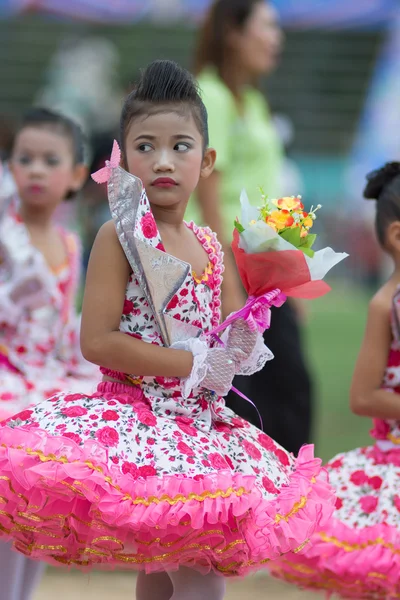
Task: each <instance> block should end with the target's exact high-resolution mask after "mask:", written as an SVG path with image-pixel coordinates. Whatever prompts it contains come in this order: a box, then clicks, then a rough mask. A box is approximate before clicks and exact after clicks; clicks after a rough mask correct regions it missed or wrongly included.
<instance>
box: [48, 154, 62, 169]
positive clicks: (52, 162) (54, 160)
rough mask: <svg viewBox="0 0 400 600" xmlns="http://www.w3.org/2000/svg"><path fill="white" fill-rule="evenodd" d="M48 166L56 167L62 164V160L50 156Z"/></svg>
mask: <svg viewBox="0 0 400 600" xmlns="http://www.w3.org/2000/svg"><path fill="white" fill-rule="evenodd" d="M47 164H48V165H49V166H50V167H56V166H57V165H59V164H60V160H59V159H58V158H57V157H56V156H48V157H47Z"/></svg>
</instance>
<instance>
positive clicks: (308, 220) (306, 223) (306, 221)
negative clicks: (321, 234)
mask: <svg viewBox="0 0 400 600" xmlns="http://www.w3.org/2000/svg"><path fill="white" fill-rule="evenodd" d="M304 216H305V219H304V221H303V223H302V225H303V227H306V228H307V229H311V227H312V226H313V224H314V221H313V219H312V218H311V217H310V216H308V214H305V215H304Z"/></svg>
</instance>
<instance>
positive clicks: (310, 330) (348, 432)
mask: <svg viewBox="0 0 400 600" xmlns="http://www.w3.org/2000/svg"><path fill="white" fill-rule="evenodd" d="M332 288H333V290H332V292H331V293H330V294H328V295H327V296H325V297H324V298H320V299H318V300H313V301H310V302H309V305H308V310H309V319H308V324H307V327H306V343H307V351H308V354H309V358H310V363H311V365H312V368H313V374H314V377H315V381H316V418H315V429H314V432H315V435H314V437H315V442H316V454H317V455H318V456H320V457H321V458H323V459H324V461H325V460H327V459H329V458H331V457H332V456H334V455H335V454H336V453H338V452H341V451H345V450H350V449H351V448H355V447H357V446H360V445H366V444H368V443H369V436H368V430H369V429H370V426H371V423H370V421H369V419H364V418H361V417H357V416H355V415H353V414H352V413H351V412H350V409H349V387H350V381H351V377H352V372H353V367H354V363H355V360H356V357H357V354H358V350H359V346H360V343H361V340H362V336H363V332H364V327H365V320H366V311H367V304H368V296H367V295H366V293H365V292H361V291H360V290H357V289H354V288H351V287H350V284H349V283H347V285H345V284H343V283H335V282H333V284H332Z"/></svg>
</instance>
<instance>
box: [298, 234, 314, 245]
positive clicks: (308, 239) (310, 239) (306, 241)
mask: <svg viewBox="0 0 400 600" xmlns="http://www.w3.org/2000/svg"><path fill="white" fill-rule="evenodd" d="M316 239H317V234H316V233H309V234H308V235H306V236H305V237H303V238H301V244H300V246H301V247H302V248H312V246H313V244H314V242H315V240H316Z"/></svg>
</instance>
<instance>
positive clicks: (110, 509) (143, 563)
mask: <svg viewBox="0 0 400 600" xmlns="http://www.w3.org/2000/svg"><path fill="white" fill-rule="evenodd" d="M121 145H122V155H121V159H120V158H119V152H118V147H117V145H115V146H114V150H113V154H112V157H111V160H110V161H109V162H108V163H107V164H106V167H105V168H104V169H103V170H101V172H98V173H97V174H95V176H94V178H95V179H96V180H97V181H98V182H100V181H106V180H108V193H109V201H110V207H111V212H112V216H113V220H112V221H110V222H108V223H106V224H105V225H104V226H103V227H102V228H101V229H100V231H99V234H98V236H97V239H96V241H95V244H94V247H93V251H92V255H91V258H90V263H89V269H88V274H87V282H86V290H85V298H84V309H83V318H82V329H81V345H82V350H83V353H84V355H85V356H86V358H87V359H89V360H90V361H92V362H93V363H95V364H97V365H100V366H101V369H102V372H103V375H104V376H103V381H102V382H101V383H100V384H99V386H98V388H97V392H96V393H94V394H92V395H90V394H88V393H84V392H80V393H62V394H58V395H55V396H53V397H52V398H50V399H49V400H47V401H45V402H43V403H41V404H40V405H38V406H36V407H35V408H33V409H32V411H30V412H29V414H27V413H26V412H25V413H23V414H20V415H16V416H14V417H13V418H12V419H10V420H8V422H7V423H5V424H3V427H2V428H1V429H0V474H1V476H0V495H1V496H2V497H4V498H5V500H6V502H7V507H6V510H5V511H4V512H0V528H1V532H2V533H3V536H4V537H5V538H8V539H10V538H11V539H13V540H14V545H15V548H16V549H17V550H19V551H21V552H24V553H26V554H28V555H29V556H32V557H34V558H39V559H43V560H46V561H47V562H49V563H50V564H53V565H59V564H64V565H71V566H72V565H73V566H78V567H81V568H91V567H99V568H113V567H116V568H121V567H124V568H128V569H135V570H138V571H139V572H140V573H139V577H138V583H137V598H138V599H139V600H144V599H146V600H151V599H154V600H163V599H165V600H166V599H170V598H173V600H183V599H188V598H190V599H191V600H196V599H199V600H200V598H201V599H204V598H206V597H207V598H209V600H220V599H221V598H222V597H223V595H224V589H225V587H224V586H225V584H224V579H225V577H228V576H233V575H245V574H247V573H250V572H251V571H255V570H258V569H262V568H265V567H266V565H267V564H268V563H269V561H271V560H274V559H276V558H277V557H279V556H280V555H281V554H282V553H286V552H289V551H290V550H293V551H297V550H298V551H300V550H301V549H302V547H303V545H304V544H305V543H306V542H307V540H308V539H309V538H310V536H311V535H312V534H313V532H314V531H315V530H316V528H317V527H321V526H322V524H324V523H325V521H326V520H327V518H329V516H330V515H331V512H332V510H333V505H334V496H333V493H332V490H331V487H330V486H329V484H328V483H327V479H326V475H325V472H324V471H323V470H321V466H320V465H321V461H320V460H319V459H315V458H314V456H313V448H312V447H311V446H306V447H304V448H303V449H302V450H301V452H300V454H299V456H298V458H297V459H296V458H295V457H293V456H292V455H291V454H289V453H288V452H286V451H285V450H284V449H283V448H281V447H280V446H278V444H276V443H275V442H274V441H273V440H272V439H271V438H269V437H268V436H266V435H265V434H263V433H262V432H261V431H259V430H258V429H256V428H255V427H253V426H252V425H250V424H249V423H247V422H246V421H244V420H243V419H241V418H239V417H237V416H236V415H235V414H234V413H233V412H232V411H231V410H229V409H227V408H226V406H225V402H224V400H223V397H222V396H223V395H226V394H227V392H228V390H229V389H230V387H231V383H232V379H233V377H234V375H235V374H236V373H244V372H245V373H247V374H250V373H252V372H254V371H255V370H256V369H258V368H262V366H263V365H264V363H265V361H266V360H267V359H269V358H271V355H270V353H269V351H268V349H267V348H266V347H265V346H264V345H263V342H262V334H261V333H255V332H253V331H252V330H251V329H249V328H248V326H247V324H246V322H245V321H243V320H242V321H240V320H239V321H236V323H235V324H234V325H232V326H231V328H230V329H229V331H228V332H227V334H226V336H225V338H224V341H225V345H224V346H223V347H221V346H216V347H214V345H213V342H212V340H210V337H207V332H209V331H211V330H212V329H213V328H214V327H215V326H216V325H217V324H218V323H219V321H220V305H221V302H220V290H221V279H222V270H223V267H222V253H221V248H220V245H219V243H218V242H217V240H216V237H215V235H214V234H213V233H212V232H211V231H210V230H209V229H207V228H206V229H202V228H198V227H197V226H196V225H194V224H193V223H185V222H184V221H183V215H184V213H185V208H186V205H187V202H188V200H189V198H190V196H191V194H192V192H193V190H194V189H195V187H196V185H197V183H198V181H199V178H200V177H207V176H208V175H209V174H210V173H211V172H212V169H213V165H214V161H215V151H214V150H213V149H212V148H209V147H208V133H207V113H206V110H205V108H204V105H203V103H202V101H201V99H200V97H199V95H198V91H197V88H196V85H195V83H194V82H193V80H192V78H191V76H190V75H189V74H188V73H187V72H186V71H184V70H183V69H181V68H180V67H178V66H177V65H175V64H174V63H171V62H169V61H157V62H155V63H152V64H151V65H150V66H149V67H148V68H147V69H146V71H145V72H144V73H143V75H142V77H141V80H140V81H139V83H138V85H137V87H136V88H135V90H134V91H133V92H132V93H131V94H130V95H129V96H128V98H127V99H126V102H125V105H124V107H123V110H122V116H121ZM133 174H134V175H133Z"/></svg>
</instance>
